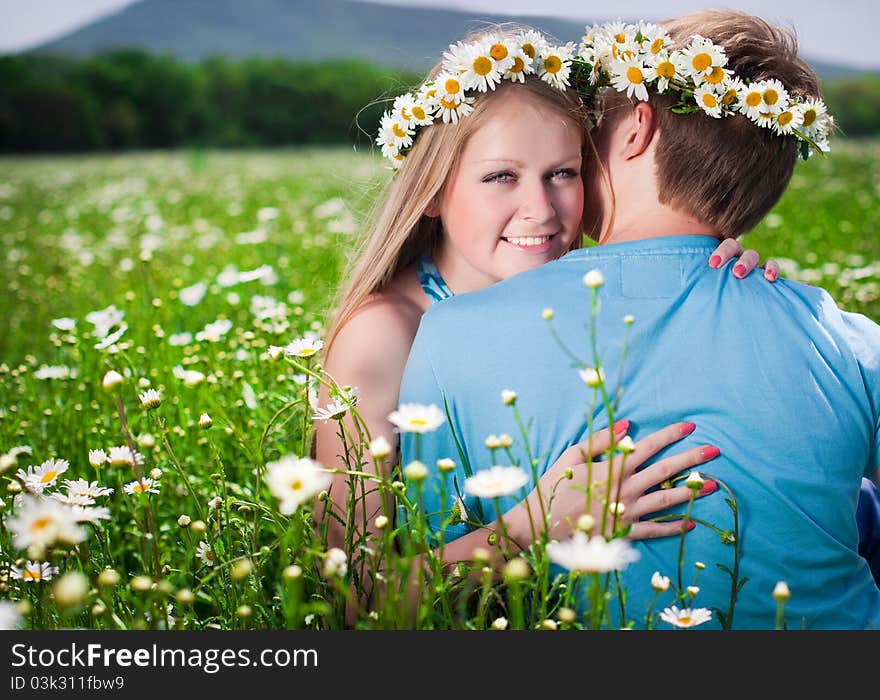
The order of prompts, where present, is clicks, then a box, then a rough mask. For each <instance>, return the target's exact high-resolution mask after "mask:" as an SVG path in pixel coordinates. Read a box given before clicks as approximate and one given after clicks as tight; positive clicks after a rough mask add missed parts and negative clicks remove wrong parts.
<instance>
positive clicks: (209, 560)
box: [196, 540, 217, 566]
mask: <svg viewBox="0 0 880 700" xmlns="http://www.w3.org/2000/svg"><path fill="white" fill-rule="evenodd" d="M196 557H198V559H199V560H200V561H201V562H202V564H204V565H205V566H214V564H215V563H217V558H216V557H215V556H214V551H213V550H212V549H211V547H210V546H209V545H208V543H207V542H205V541H204V540H202V541H201V542H199V546H198V547H197V548H196Z"/></svg>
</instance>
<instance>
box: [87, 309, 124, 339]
mask: <svg viewBox="0 0 880 700" xmlns="http://www.w3.org/2000/svg"><path fill="white" fill-rule="evenodd" d="M124 317H125V312H124V311H120V310H119V309H117V308H116V307H115V306H114V305H112V304H111V305H110V306H108V307H107V308H106V309H101V310H100V311H91V312H89V313H87V314H86V321H88V322H89V323H91V324H92V325H93V326H94V327H95V328H94V330H93V331H92V335H94V336H95V337H96V338H106V337H107V334H108V333H109V332H110V329H111V328H113V327H114V326H117V325H119V324H121V323H122V319H123V318H124Z"/></svg>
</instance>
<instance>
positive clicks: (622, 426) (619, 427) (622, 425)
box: [614, 418, 629, 435]
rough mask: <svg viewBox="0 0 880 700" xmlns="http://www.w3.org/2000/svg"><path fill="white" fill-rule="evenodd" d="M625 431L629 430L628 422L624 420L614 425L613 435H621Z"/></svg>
mask: <svg viewBox="0 0 880 700" xmlns="http://www.w3.org/2000/svg"><path fill="white" fill-rule="evenodd" d="M627 430H629V421H628V420H627V419H626V418H624V419H623V420H619V421H617V422H616V423H615V424H614V433H615V435H623V434H624V433H625V432H626V431H627Z"/></svg>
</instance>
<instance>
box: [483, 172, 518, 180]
mask: <svg viewBox="0 0 880 700" xmlns="http://www.w3.org/2000/svg"><path fill="white" fill-rule="evenodd" d="M514 180H516V175H514V174H513V173H511V172H507V171H503V172H500V173H492V174H491V175H486V177H484V178H483V182H513V181H514Z"/></svg>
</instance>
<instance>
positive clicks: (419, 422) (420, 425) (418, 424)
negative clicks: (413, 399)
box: [409, 418, 428, 428]
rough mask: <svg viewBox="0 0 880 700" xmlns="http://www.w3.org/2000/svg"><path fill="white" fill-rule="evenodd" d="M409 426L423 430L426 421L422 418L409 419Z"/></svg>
mask: <svg viewBox="0 0 880 700" xmlns="http://www.w3.org/2000/svg"><path fill="white" fill-rule="evenodd" d="M409 424H410V425H412V426H414V427H416V428H424V427H425V426H426V425H428V421H426V420H425V419H424V418H411V419H410V421H409Z"/></svg>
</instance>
